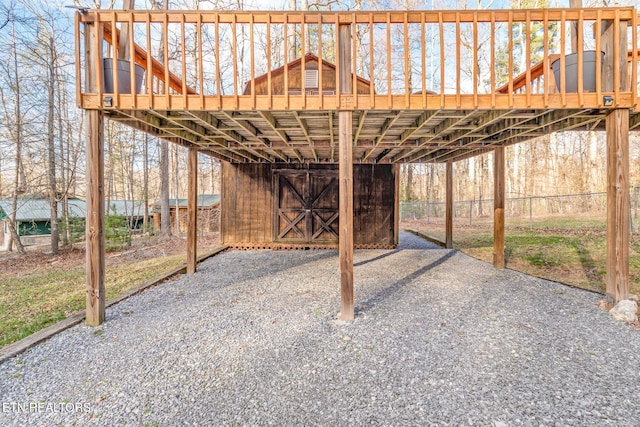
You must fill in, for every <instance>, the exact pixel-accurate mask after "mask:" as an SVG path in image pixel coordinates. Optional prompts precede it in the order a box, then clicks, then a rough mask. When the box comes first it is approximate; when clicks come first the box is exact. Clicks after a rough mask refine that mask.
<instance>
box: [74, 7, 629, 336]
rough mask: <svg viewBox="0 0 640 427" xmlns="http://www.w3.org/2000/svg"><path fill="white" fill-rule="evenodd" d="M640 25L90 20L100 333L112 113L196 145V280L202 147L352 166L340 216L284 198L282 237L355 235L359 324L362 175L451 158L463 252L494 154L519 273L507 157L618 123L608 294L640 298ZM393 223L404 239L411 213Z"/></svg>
mask: <svg viewBox="0 0 640 427" xmlns="http://www.w3.org/2000/svg"><path fill="white" fill-rule="evenodd" d="M637 20H638V15H637V13H636V10H635V9H634V8H598V9H595V8H594V9H531V10H492V11H487V10H482V11H469V10H465V11H410V12H207V11H162V12H150V11H100V10H91V11H86V12H85V13H78V14H76V64H77V67H76V88H77V93H76V96H77V102H78V106H79V107H81V108H83V109H85V110H86V116H87V117H86V123H87V239H86V241H87V324H89V325H99V324H100V323H102V321H103V320H104V316H105V309H104V305H105V291H104V188H103V175H104V158H103V154H104V153H103V144H104V129H103V119H104V118H105V117H106V118H108V119H111V120H116V121H121V122H123V123H126V124H127V125H129V126H132V127H134V128H137V129H141V130H143V131H146V132H148V133H151V134H153V135H157V136H159V137H161V138H164V139H167V140H169V141H171V142H174V143H176V144H180V145H182V146H185V147H188V148H189V153H190V155H189V160H190V161H189V167H188V175H189V199H190V205H189V210H190V213H191V215H190V216H189V218H190V226H189V230H188V233H187V234H188V239H187V240H188V251H187V252H188V254H187V260H188V262H187V271H188V272H189V273H193V272H194V271H195V260H196V253H197V252H196V240H197V239H196V221H195V203H194V201H195V198H196V195H197V190H196V189H197V162H196V159H197V152H198V151H200V152H204V153H208V154H210V155H212V156H215V157H217V158H219V159H222V160H225V161H228V162H239V163H240V162H241V163H273V164H274V165H275V164H277V166H279V167H281V166H282V165H285V166H286V165H287V163H296V164H298V166H302V167H310V165H311V164H314V163H337V164H338V173H337V181H338V197H339V202H338V206H337V207H336V206H334V205H332V206H331V212H330V215H329V214H327V216H314V215H313V210H314V206H313V203H311V205H309V204H308V201H309V200H312V199H313V197H316V196H314V195H309V196H308V197H307V199H309V197H311V199H309V200H306V201H304V200H302V198H301V197H298V199H300V200H299V202H300V203H299V205H300V206H297V205H296V206H293V207H292V206H289V205H288V204H287V203H284V202H286V200H285V201H284V202H283V203H284V204H283V203H280V201H278V204H277V205H276V202H275V201H274V202H273V206H274V208H275V209H278V212H276V213H279V216H278V220H277V221H276V222H272V227H273V234H274V236H275V240H274V241H276V240H278V239H285V238H287V236H288V235H289V233H290V232H291V231H292V230H293V231H294V232H295V233H297V234H298V235H299V236H298V237H296V238H302V237H304V238H305V239H306V241H307V240H312V238H313V236H322V235H324V236H325V237H327V238H328V235H331V239H333V240H335V235H338V248H339V254H340V285H341V301H342V302H341V314H340V318H341V319H342V320H352V319H353V317H354V283H353V248H354V244H355V243H356V242H354V210H355V208H354V194H355V193H354V178H355V177H356V175H357V173H356V174H354V163H355V164H358V163H394V164H396V166H395V167H393V168H391V167H389V166H386V165H379V167H380V168H382V169H384V168H387V169H389V170H393V171H397V170H398V166H397V164H398V163H401V162H446V164H447V174H446V176H447V177H446V181H447V182H446V187H447V209H446V217H447V227H446V243H447V246H448V247H450V246H451V243H452V233H453V227H452V215H453V213H452V209H451V206H452V204H453V203H452V200H453V162H455V161H458V160H461V159H464V158H468V157H470V156H476V155H479V154H482V153H486V152H488V151H491V152H492V153H493V167H494V201H495V203H494V266H495V267H496V268H504V266H505V256H504V255H505V254H504V251H505V246H504V242H505V239H504V206H503V204H504V203H503V202H504V196H505V176H506V170H505V164H506V162H505V150H504V147H505V146H507V145H510V144H515V143H518V142H522V141H526V140H529V139H532V138H535V137H538V136H541V135H544V134H548V133H551V132H557V131H564V130H574V129H582V130H587V129H606V133H607V158H606V159H602V162H603V163H604V162H605V161H606V164H607V176H608V178H607V279H606V294H607V300H608V301H609V302H611V303H613V302H618V301H620V300H622V299H625V298H627V296H628V294H629V269H628V267H629V192H628V190H629V130H632V129H636V128H638V127H639V124H640V114H639V113H636V112H635V107H636V105H637V100H638V70H637V69H638V25H637ZM588 52H592V54H591V55H590V54H588ZM596 52H597V54H596ZM570 54H573V55H574V56H570ZM589 57H592V58H593V60H591V62H589V61H587V58H589ZM105 59H107V62H111V63H117V64H118V67H120V65H122V70H121V71H120V72H122V74H120V72H118V73H111V74H113V75H112V76H111V74H108V71H107V67H106V66H105V62H104V60H105ZM115 59H117V61H115ZM556 59H557V61H558V62H557V63H556V67H555V68H554V66H553V61H554V60H556ZM121 60H123V61H125V62H119V61H121ZM126 60H128V61H126ZM574 60H575V66H574V67H573V68H570V67H569V64H570V63H571V62H572V61H574ZM552 69H553V72H552ZM556 69H557V73H556ZM136 73H138V75H139V78H140V82H139V83H140V85H141V87H140V89H139V90H138V89H136V90H135V91H134V90H132V89H131V88H134V87H136V83H137V79H136ZM143 75H144V77H143ZM107 83H110V84H111V86H109V85H107ZM121 83H123V86H122V87H120V84H121ZM127 83H128V84H127ZM127 87H128V89H127ZM132 92H133V93H132ZM235 166H244V165H235ZM253 166H256V169H260V168H261V167H262V166H265V168H264V169H268V168H267V166H269V165H253ZM329 168H330V167H329ZM291 169H294V167H293V166H292V167H291ZM371 169H372V170H373V169H374V167H371ZM393 173H394V174H395V173H396V172H393ZM390 177H391V173H390V172H387V173H386V174H385V176H381V177H378V178H376V180H377V181H381V180H387V181H390ZM395 182H396V189H395V193H394V194H393V196H394V200H393V204H394V206H397V204H398V191H397V180H396V181H395ZM235 184H237V183H235ZM301 185H306V184H301ZM263 187H265V188H266V187H268V185H265V186H263ZM329 187H331V185H325V188H329ZM235 188H236V189H237V188H238V187H237V185H236V187H235ZM255 188H258V187H257V186H256V187H255ZM291 188H293V187H291ZM244 190H246V189H241V190H240V191H244ZM265 191H266V190H265ZM295 191H296V193H297V192H298V190H295ZM300 191H302V190H300ZM302 192H303V193H304V194H307V193H308V194H311V193H310V192H304V191H302ZM324 193H325V192H324V191H321V194H324ZM265 194H266V192H265ZM262 195H263V196H264V194H262ZM298 196H299V194H298ZM316 198H319V196H318V197H316ZM390 198H391V196H389V197H388V199H389V201H390ZM265 200H266V199H265ZM222 203H223V206H224V203H225V200H224V199H223V201H222ZM243 206H244V205H243ZM267 206H268V202H267ZM265 207H266V206H262V208H265ZM315 208H318V206H315ZM316 210H318V209H316ZM336 210H337V211H338V218H337V221H338V223H339V224H338V228H337V229H335V228H333V225H332V224H334V223H335V221H336V216H335V213H334V211H336ZM237 211H238V210H237V209H236V210H234V211H233V212H232V214H233V215H236V214H237ZM263 211H264V212H267V211H268V209H267V210H264V209H262V210H259V209H256V210H255V213H253V212H254V211H251V212H252V213H251V216H252V217H253V216H254V215H264V212H263ZM290 211H291V212H293V211H295V212H294V214H291V212H290ZM303 211H304V212H303ZM318 212H319V211H318ZM323 213H324V212H323ZM291 215H293V216H291ZM387 217H388V218H389V220H388V221H387V229H388V230H389V232H391V226H393V232H392V233H391V236H393V238H394V239H395V238H396V237H397V234H398V223H397V220H396V218H397V215H396V216H393V217H394V219H393V221H391V216H387ZM303 218H306V223H305V224H310V226H311V227H312V228H313V224H314V223H313V221H314V218H315V219H318V218H319V219H318V223H317V224H316V225H318V226H319V228H318V227H316V228H317V229H314V230H315V231H311V232H310V234H311V239H309V237H308V235H309V231H308V229H304V230H306V232H305V231H304V230H303V228H302V222H301V221H302V219H303ZM278 221H284V222H280V225H278ZM274 224H275V225H274ZM283 224H284V225H283ZM298 224H300V225H298ZM366 225H367V224H365V226H366ZM283 227H284V228H283ZM240 229H241V230H242V233H243V235H244V234H245V231H246V226H245V225H242V226H241V227H240ZM295 233H294V234H295ZM316 233H320V234H316ZM323 233H324V234H323ZM327 233H328V234H327ZM274 236H272V237H274ZM355 237H356V238H357V237H358V236H357V235H356V236H355ZM253 240H256V239H253ZM380 242H381V240H380V239H378V241H377V242H376V241H374V242H373V243H374V244H376V243H378V244H379V243H380ZM368 243H371V242H368ZM393 243H395V242H393Z"/></svg>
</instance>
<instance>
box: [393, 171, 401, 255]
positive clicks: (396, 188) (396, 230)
mask: <svg viewBox="0 0 640 427" xmlns="http://www.w3.org/2000/svg"><path fill="white" fill-rule="evenodd" d="M392 167H393V210H394V214H393V244H394V245H396V246H398V240H399V238H400V164H399V163H396V164H394V165H393V166H392Z"/></svg>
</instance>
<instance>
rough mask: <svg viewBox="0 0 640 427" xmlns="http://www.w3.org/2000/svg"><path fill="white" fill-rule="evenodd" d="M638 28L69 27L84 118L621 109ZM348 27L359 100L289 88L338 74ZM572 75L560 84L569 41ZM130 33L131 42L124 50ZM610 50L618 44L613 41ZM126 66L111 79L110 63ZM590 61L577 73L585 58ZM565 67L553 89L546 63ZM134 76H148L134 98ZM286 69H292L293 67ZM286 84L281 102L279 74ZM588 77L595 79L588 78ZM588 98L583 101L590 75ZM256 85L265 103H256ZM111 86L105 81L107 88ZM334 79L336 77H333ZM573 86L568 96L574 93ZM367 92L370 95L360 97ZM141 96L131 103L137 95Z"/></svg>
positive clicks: (356, 16) (556, 16)
mask: <svg viewBox="0 0 640 427" xmlns="http://www.w3.org/2000/svg"><path fill="white" fill-rule="evenodd" d="M636 21H637V15H636V13H635V9H633V8H602V9H531V10H492V11H410V12H402V11H394V12H208V11H197V12H196V11H168V12H165V11H129V12H126V11H104V10H100V11H96V10H94V11H89V12H88V13H86V14H84V15H81V14H78V16H77V19H76V45H77V47H76V56H77V74H76V77H77V88H78V89H77V98H78V104H79V105H80V106H81V107H83V108H88V109H92V108H117V109H126V110H136V109H159V110H256V109H259V110H286V109H294V110H305V109H307V110H335V109H354V110H409V109H411V110H438V109H534V108H535V109H541V108H605V107H614V108H615V107H619V108H629V107H633V106H634V105H635V104H636V99H637V66H635V67H634V66H632V67H629V68H627V66H626V63H627V62H626V61H627V59H629V61H630V63H632V64H637V63H638V52H637V51H638V49H637V38H638V37H637V24H636ZM342 25H350V30H351V36H352V37H351V41H350V42H349V45H350V50H351V55H350V58H351V59H350V62H351V69H352V71H355V72H354V73H353V83H354V84H353V87H354V88H359V86H358V84H360V88H359V89H358V90H357V93H356V94H353V95H348V94H340V90H339V89H340V81H339V79H338V76H337V74H338V73H335V74H336V77H335V82H334V81H333V80H331V81H329V82H327V78H326V76H325V78H323V76H322V73H323V70H324V72H326V69H325V67H317V68H318V73H319V78H318V79H317V82H318V85H317V87H307V86H306V85H307V84H308V83H306V82H305V79H299V80H300V81H301V83H300V85H299V86H301V87H293V86H294V84H293V83H292V80H291V79H290V76H289V74H290V72H291V73H293V68H292V65H291V62H292V61H294V60H296V59H298V60H299V65H298V66H299V70H300V71H301V73H302V75H304V74H305V70H307V69H309V68H310V67H311V65H312V64H311V63H310V62H309V59H308V58H309V56H308V54H313V55H315V57H317V58H318V62H322V61H323V60H324V61H328V62H331V63H334V64H336V65H338V64H337V62H338V61H339V58H340V56H339V55H338V54H337V52H336V50H337V46H338V45H339V44H338V43H337V40H338V38H339V31H338V28H339V27H340V26H342ZM572 26H574V27H575V31H576V34H577V37H576V38H575V39H576V41H577V46H575V48H576V49H577V68H576V71H575V74H574V72H573V71H570V72H568V71H567V68H566V65H567V55H568V54H569V53H570V52H571V50H572V47H571V39H572V37H571V36H570V28H571V27H572ZM127 34H131V35H132V36H131V37H129V36H127ZM616 41H617V42H616ZM123 50H127V51H129V52H132V53H131V54H129V56H130V57H132V58H133V59H134V61H131V62H130V63H128V64H127V63H122V64H125V65H124V68H125V71H126V69H127V68H128V71H129V72H128V73H126V72H124V73H122V74H121V73H113V77H112V80H113V86H114V89H113V90H112V92H113V93H106V91H105V87H104V85H103V83H104V80H105V76H106V75H105V69H104V68H103V66H102V64H103V59H104V58H121V57H122V56H123V55H122V53H123ZM588 50H595V51H596V52H604V55H603V56H601V55H595V63H593V64H589V65H588V66H589V67H591V68H589V69H585V66H583V59H584V52H585V51H588ZM556 58H557V59H558V60H559V74H558V79H557V80H558V84H557V87H556V84H555V83H553V84H552V82H551V80H552V79H550V78H549V77H550V76H551V73H550V70H551V63H552V61H553V60H555V59H556ZM136 64H137V65H139V66H140V67H142V69H143V70H144V75H145V77H144V82H143V87H142V89H141V90H140V93H133V94H131V93H124V92H125V91H124V90H122V88H119V85H120V83H122V81H121V80H122V79H127V80H129V83H130V87H135V84H136V81H135V75H136ZM287 64H289V65H287ZM278 68H281V69H282V72H283V74H284V76H283V77H284V83H283V84H284V90H283V91H282V92H276V91H274V89H273V87H272V86H273V85H272V83H273V81H274V79H275V78H276V75H275V72H274V71H275V70H276V69H278ZM592 68H595V69H592ZM589 75H593V76H594V77H595V90H593V91H589V90H584V88H583V84H582V83H583V81H584V80H585V79H586V77H587V76H589ZM258 76H264V77H263V78H262V80H260V81H262V82H264V83H261V84H265V92H264V93H257V92H258V91H257V90H256V89H257V88H256V85H257V84H258V83H257V80H256V78H257V77H258ZM107 77H108V76H107ZM332 78H333V77H332ZM571 79H574V80H576V82H575V83H577V89H576V91H575V92H569V91H568V90H567V86H568V82H569V80H571ZM363 85H364V87H365V89H361V87H362V86H363ZM134 92H135V91H134Z"/></svg>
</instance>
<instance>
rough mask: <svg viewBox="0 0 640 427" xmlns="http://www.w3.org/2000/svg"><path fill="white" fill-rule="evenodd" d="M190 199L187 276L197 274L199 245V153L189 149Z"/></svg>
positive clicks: (188, 210) (188, 209)
mask: <svg viewBox="0 0 640 427" xmlns="http://www.w3.org/2000/svg"><path fill="white" fill-rule="evenodd" d="M188 167H189V189H188V192H189V198H188V202H187V203H188V205H187V218H188V220H187V274H193V273H195V272H196V258H197V244H198V151H197V150H196V149H195V148H194V147H190V148H189V165H188Z"/></svg>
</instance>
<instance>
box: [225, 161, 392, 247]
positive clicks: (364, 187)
mask: <svg viewBox="0 0 640 427" xmlns="http://www.w3.org/2000/svg"><path fill="white" fill-rule="evenodd" d="M295 170H300V171H306V170H309V175H310V176H311V178H310V180H309V183H310V188H309V190H310V192H311V193H312V194H313V193H314V192H316V193H320V192H321V191H322V189H324V188H326V187H328V190H327V192H325V194H323V195H322V197H321V199H320V200H319V204H317V205H316V207H317V208H319V209H329V208H331V207H335V208H336V209H337V207H338V206H337V204H338V186H337V185H331V186H328V184H329V183H330V181H331V179H332V177H333V175H335V178H336V179H337V177H338V168H337V165H325V164H312V165H293V164H266V163H258V164H250V163H241V164H230V163H225V162H223V164H222V212H221V231H222V241H223V243H225V244H229V245H235V246H244V247H271V246H272V245H271V244H272V243H274V242H275V241H277V240H278V239H277V230H282V224H281V223H280V222H279V221H280V219H279V218H278V207H279V206H280V205H287V204H288V203H287V200H284V202H283V203H279V202H278V201H277V200H274V196H275V195H276V194H278V193H280V191H277V189H274V187H275V186H276V185H278V181H276V178H278V177H279V176H280V175H283V174H285V173H290V175H289V176H292V175H291V172H292V171H293V172H294V173H293V176H296V174H295ZM314 171H321V172H314ZM274 176H275V178H274ZM305 176H306V174H300V175H299V178H300V179H303V177H305ZM353 178H354V179H353V182H354V195H353V198H354V220H353V227H354V244H355V245H356V247H393V246H394V245H395V241H396V240H395V234H394V222H395V215H396V209H395V200H396V197H395V191H396V190H395V189H396V183H395V180H396V175H395V174H394V172H393V166H392V165H368V164H367V165H354V166H353ZM290 179H294V178H290ZM296 186H297V188H303V184H302V182H300V183H297V184H296ZM287 191H288V190H287ZM282 193H283V194H280V197H281V198H282V197H284V198H286V197H289V198H291V197H290V196H291V194H289V193H287V192H282ZM333 193H335V194H333ZM311 197H313V195H312V196H311ZM332 205H335V206H332ZM320 215H325V213H324V212H321V213H320ZM328 218H329V217H328V216H323V220H325V221H326V220H328ZM313 221H314V220H313V217H312V218H311V223H310V224H311V227H313V230H314V231H313V233H312V234H315V230H318V229H319V228H318V227H319V223H318V222H317V221H316V222H313ZM334 225H336V226H337V221H336V224H334ZM301 227H303V226H302V225H301ZM336 229H337V227H336ZM318 238H319V239H318ZM316 239H318V240H319V241H320V242H315V241H312V242H311V243H312V246H325V247H336V245H337V242H336V241H335V239H333V237H332V236H331V234H330V233H324V234H320V235H318V236H316ZM283 240H286V239H280V242H279V243H278V244H279V245H280V246H282V241H283ZM297 243H299V244H301V243H302V242H297ZM276 246H277V245H276Z"/></svg>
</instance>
